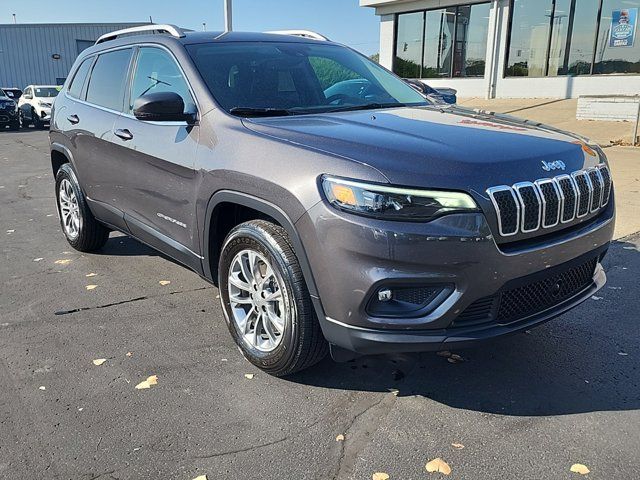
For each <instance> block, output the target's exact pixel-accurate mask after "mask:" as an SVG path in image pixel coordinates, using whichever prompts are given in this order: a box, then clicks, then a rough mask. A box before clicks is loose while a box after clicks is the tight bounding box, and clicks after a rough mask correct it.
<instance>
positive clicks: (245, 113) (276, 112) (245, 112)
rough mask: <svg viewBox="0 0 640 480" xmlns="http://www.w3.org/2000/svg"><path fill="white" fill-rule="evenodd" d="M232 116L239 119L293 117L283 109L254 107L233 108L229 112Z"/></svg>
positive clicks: (290, 112)
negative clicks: (236, 116)
mask: <svg viewBox="0 0 640 480" xmlns="http://www.w3.org/2000/svg"><path fill="white" fill-rule="evenodd" d="M229 113H231V114H232V115H238V116H240V117H277V116H284V115H295V114H294V113H293V112H292V111H290V110H286V109H284V108H255V107H233V108H232V109H231V110H229Z"/></svg>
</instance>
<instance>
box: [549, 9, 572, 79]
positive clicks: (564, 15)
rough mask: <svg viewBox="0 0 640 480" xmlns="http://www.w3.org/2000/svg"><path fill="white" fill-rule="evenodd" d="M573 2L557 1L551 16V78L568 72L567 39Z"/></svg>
mask: <svg viewBox="0 0 640 480" xmlns="http://www.w3.org/2000/svg"><path fill="white" fill-rule="evenodd" d="M570 14H571V0H556V8H555V10H554V12H553V14H552V15H551V17H552V20H551V26H552V30H551V44H550V45H549V72H548V74H549V75H550V76H556V75H563V74H565V72H566V70H565V68H564V65H565V57H566V53H567V48H566V47H567V38H568V36H569V28H570V17H571V15H570Z"/></svg>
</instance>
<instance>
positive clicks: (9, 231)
mask: <svg viewBox="0 0 640 480" xmlns="http://www.w3.org/2000/svg"><path fill="white" fill-rule="evenodd" d="M13 232H15V230H7V233H13Z"/></svg>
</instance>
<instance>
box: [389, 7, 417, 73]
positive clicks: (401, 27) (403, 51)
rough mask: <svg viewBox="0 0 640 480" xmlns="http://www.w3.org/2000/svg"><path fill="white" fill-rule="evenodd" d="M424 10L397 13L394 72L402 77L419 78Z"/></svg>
mask: <svg viewBox="0 0 640 480" xmlns="http://www.w3.org/2000/svg"><path fill="white" fill-rule="evenodd" d="M423 31H424V12H416V13H403V14H401V15H398V37H397V39H396V58H395V62H394V63H395V65H394V70H395V73H396V74H397V75H399V76H401V77H403V78H419V77H420V68H421V67H422V32H423Z"/></svg>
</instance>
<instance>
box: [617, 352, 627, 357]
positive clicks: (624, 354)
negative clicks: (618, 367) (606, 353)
mask: <svg viewBox="0 0 640 480" xmlns="http://www.w3.org/2000/svg"><path fill="white" fill-rule="evenodd" d="M618 355H620V356H621V357H626V356H627V355H629V354H628V353H627V352H618Z"/></svg>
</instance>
